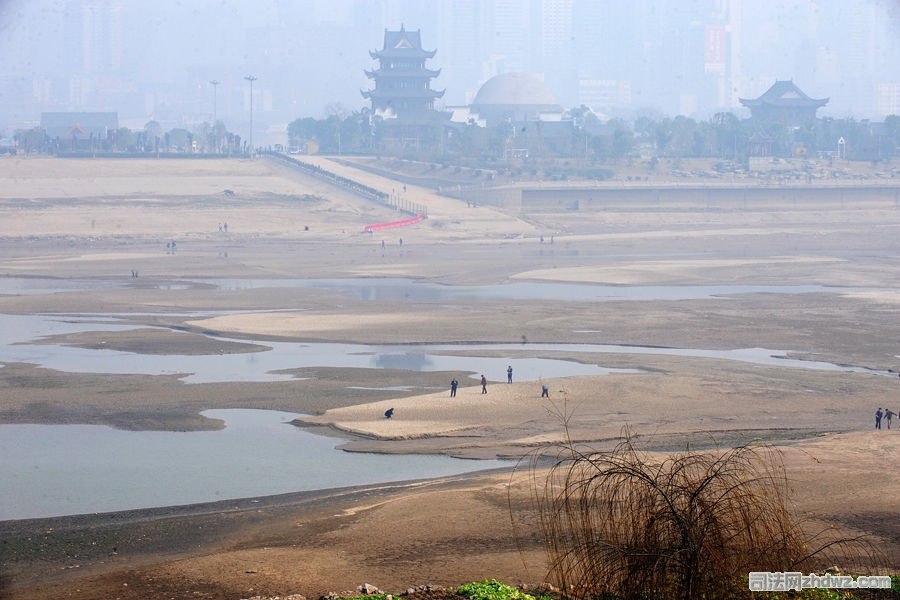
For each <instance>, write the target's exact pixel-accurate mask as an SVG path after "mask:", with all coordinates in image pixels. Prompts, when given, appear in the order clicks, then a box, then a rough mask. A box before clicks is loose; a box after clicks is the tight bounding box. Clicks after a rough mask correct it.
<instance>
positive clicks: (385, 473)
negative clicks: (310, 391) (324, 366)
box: [0, 409, 508, 520]
mask: <svg viewBox="0 0 900 600" xmlns="http://www.w3.org/2000/svg"><path fill="white" fill-rule="evenodd" d="M203 414H204V416H207V417H209V418H213V419H222V420H224V421H225V422H226V424H227V427H226V428H225V429H223V430H221V431H196V432H170V431H121V430H117V429H112V428H110V427H105V426H100V425H0V481H2V482H3V485H0V520H7V519H26V518H35V517H49V516H57V515H70V514H82V513H92V512H108V511H115V510H127V509H132V508H149V507H155V506H172V505H178V504H194V503H198V502H211V501H216V500H226V499H232V498H247V497H252V496H265V495H272V494H281V493H287V492H296V491H304V490H316V489H326V488H333V487H343V486H350V485H362V484H371V483H383V482H388V481H401V480H406V479H421V478H430V477H442V476H446V475H454V474H458V473H465V472H469V471H474V470H480V469H489V468H494V467H499V466H503V465H504V464H508V463H503V462H501V461H493V460H492V461H471V460H460V459H453V458H449V457H446V456H424V455H383V454H359V453H348V452H343V451H341V450H336V449H335V445H336V444H338V443H340V442H339V441H338V440H336V439H334V438H330V437H325V436H320V435H316V434H313V433H310V432H309V431H306V430H304V429H301V428H298V427H294V426H292V425H288V424H287V423H288V422H289V421H290V420H292V419H294V418H296V417H298V416H300V415H296V414H292V413H284V412H278V411H267V410H248V409H229V410H209V411H205V412H204V413H203Z"/></svg>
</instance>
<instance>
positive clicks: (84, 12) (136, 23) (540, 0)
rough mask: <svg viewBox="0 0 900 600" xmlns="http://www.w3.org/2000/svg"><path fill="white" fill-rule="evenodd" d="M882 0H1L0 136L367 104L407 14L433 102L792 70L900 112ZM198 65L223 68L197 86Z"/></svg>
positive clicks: (892, 39)
mask: <svg viewBox="0 0 900 600" xmlns="http://www.w3.org/2000/svg"><path fill="white" fill-rule="evenodd" d="M898 4H900V3H898V2H897V0H858V1H853V2H847V1H841V0H828V1H814V0H694V1H690V0H669V1H665V0H628V1H624V0H452V1H451V0H446V1H438V0H432V1H426V0H377V1H375V0H258V1H253V2H250V1H246V2H243V1H240V0H154V1H153V2H138V1H131V0H0V136H2V135H10V134H11V133H12V132H13V131H15V130H16V129H19V128H27V127H32V126H35V125H37V124H39V122H40V114H41V112H45V111H46V112H50V111H109V112H117V113H118V116H119V123H120V124H121V125H122V126H125V127H131V128H135V129H140V128H143V126H144V124H145V123H147V121H149V120H151V119H153V120H156V121H158V122H160V123H161V124H162V125H163V128H164V129H167V128H168V127H191V126H193V125H196V124H198V123H201V122H204V121H210V122H211V121H212V120H213V115H214V113H215V116H216V117H217V118H218V119H220V120H222V121H224V122H225V123H226V124H227V126H228V127H229V129H237V130H240V128H241V127H242V126H245V124H246V121H247V120H248V118H249V114H248V113H249V105H250V85H249V83H248V81H246V80H245V79H244V78H245V76H247V75H253V76H255V77H257V78H258V79H257V80H256V81H254V84H253V120H254V135H259V137H260V138H261V139H260V140H259V142H260V143H262V144H265V143H274V140H275V137H272V141H267V140H266V139H265V138H266V137H267V136H266V133H267V132H268V133H269V134H271V136H276V135H278V134H280V135H283V132H284V130H285V128H286V125H287V123H289V122H290V121H292V120H294V119H297V118H300V117H314V118H323V117H325V116H326V115H328V114H331V113H336V114H340V115H343V114H347V113H350V112H353V111H359V110H361V109H362V108H363V107H366V106H368V105H369V103H368V101H366V100H365V99H364V98H363V97H362V96H361V95H360V90H365V89H370V88H372V87H374V83H373V82H372V81H370V80H368V79H367V78H366V76H365V74H364V72H363V71H364V69H375V68H377V61H375V60H373V59H372V58H371V57H370V56H369V51H370V50H378V49H381V47H382V42H383V37H384V30H385V28H389V29H391V30H396V29H399V28H400V26H401V25H404V26H405V27H406V28H407V29H410V30H421V34H422V42H423V46H424V48H425V49H426V50H434V49H437V54H436V56H435V58H434V59H432V60H430V61H428V63H427V64H426V66H427V67H428V68H431V69H441V70H442V71H441V75H440V76H439V77H438V78H437V79H436V80H434V81H432V88H433V89H437V90H446V94H445V95H444V97H443V98H442V99H441V100H439V101H438V104H437V107H438V108H442V107H445V106H454V105H457V106H458V105H464V104H467V103H469V102H470V101H471V100H472V99H473V98H474V95H475V93H476V92H477V91H478V88H479V86H480V85H481V84H482V83H484V82H485V81H486V80H487V79H489V78H490V77H492V76H493V75H496V74H499V73H505V72H526V73H537V74H542V75H543V76H544V79H545V81H546V83H547V85H548V86H549V88H550V90H551V91H552V92H553V94H554V95H555V97H556V100H557V102H558V103H559V104H561V105H562V106H563V108H572V107H577V106H579V105H582V104H585V105H588V106H590V107H591V108H593V109H594V110H596V111H597V112H598V113H602V114H606V115H610V116H617V117H623V118H626V119H627V118H630V117H633V116H634V115H635V114H637V113H641V112H642V113H647V112H650V113H651V114H659V115H666V116H674V115H679V114H681V115H685V116H690V117H693V118H696V119H706V118H708V117H709V116H711V115H712V114H714V113H715V112H718V111H731V112H734V113H735V114H737V115H738V116H739V117H741V118H743V117H746V116H749V112H748V111H746V109H744V108H743V107H742V106H741V105H740V104H739V102H738V98H740V97H744V98H754V97H757V96H759V95H760V94H762V93H763V92H764V91H766V90H767V89H768V88H769V87H770V86H771V85H772V84H773V83H774V82H775V81H776V80H777V79H792V80H793V81H794V82H795V83H796V84H797V85H798V86H799V87H800V88H801V89H802V90H803V91H804V92H806V93H807V94H808V95H809V96H811V97H813V98H830V99H831V100H830V101H829V103H828V105H827V106H826V107H825V108H824V109H821V110H820V111H819V115H820V116H834V117H837V118H843V117H854V118H856V119H873V120H876V119H877V120H880V119H883V118H884V116H886V115H889V114H900V6H898ZM211 81H218V82H220V83H219V84H218V85H215V86H214V85H212V84H211V83H210V82H211Z"/></svg>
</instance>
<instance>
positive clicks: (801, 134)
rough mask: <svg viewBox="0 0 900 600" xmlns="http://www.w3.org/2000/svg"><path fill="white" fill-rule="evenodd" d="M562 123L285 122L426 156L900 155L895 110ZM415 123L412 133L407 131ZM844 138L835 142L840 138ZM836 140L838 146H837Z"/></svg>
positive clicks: (574, 117)
mask: <svg viewBox="0 0 900 600" xmlns="http://www.w3.org/2000/svg"><path fill="white" fill-rule="evenodd" d="M568 117H569V119H568V120H567V121H565V122H564V124H560V123H554V124H552V125H553V130H552V132H551V131H550V125H548V124H542V123H540V122H536V123H534V124H531V123H528V124H526V125H527V126H526V127H522V125H521V124H520V125H519V128H515V127H513V125H512V124H510V123H501V124H498V125H495V126H491V127H480V126H478V125H477V124H475V123H474V122H469V123H466V124H460V123H450V122H448V121H437V120H435V121H434V122H433V123H431V124H418V125H417V126H415V127H414V128H411V127H407V128H406V130H405V131H404V128H403V126H402V125H401V124H399V123H396V122H389V121H383V120H381V119H380V118H379V117H372V116H371V115H370V114H369V113H368V111H366V110H364V111H362V112H353V113H350V114H346V113H344V114H338V113H333V114H330V115H329V116H328V117H326V118H324V119H313V118H309V117H307V118H303V119H297V120H295V121H293V122H292V123H290V124H289V126H288V136H289V138H290V139H291V145H294V146H298V147H299V146H301V145H302V143H303V142H304V141H308V140H312V141H314V142H315V143H316V144H317V146H318V149H319V152H322V153H330V154H331V153H334V154H336V153H347V154H353V153H371V152H377V153H384V154H400V155H410V156H411V155H415V156H417V157H419V158H428V159H440V160H445V159H465V158H469V159H473V160H476V161H478V160H499V159H503V158H509V157H510V155H511V152H512V151H513V150H514V149H517V148H518V149H527V153H522V154H523V155H525V154H527V155H528V156H533V157H548V158H549V157H556V158H578V159H585V160H589V161H604V160H609V159H620V158H627V157H631V156H638V155H645V156H646V155H649V156H655V157H660V158H662V157H669V158H719V159H723V160H734V161H743V160H745V159H746V158H747V157H748V156H750V155H751V154H754V153H757V154H758V153H759V152H760V151H761V149H762V148H764V149H765V152H766V154H768V155H773V156H782V157H788V156H801V155H806V156H816V155H819V154H822V153H829V154H835V155H836V154H837V153H838V152H841V154H842V156H843V157H845V158H849V159H852V160H883V159H889V158H893V157H896V156H898V155H900V151H898V148H900V116H896V115H891V116H889V117H887V118H886V119H885V121H884V122H883V123H872V122H869V121H857V120H855V119H852V118H844V119H834V118H831V117H826V118H820V119H815V120H811V121H809V122H807V123H804V124H803V125H801V126H785V125H783V124H779V123H765V124H761V123H752V122H749V121H741V120H740V119H739V118H738V117H737V116H736V115H734V114H733V113H727V112H723V113H717V114H715V115H714V116H713V117H712V118H710V119H709V120H701V121H698V120H695V119H692V118H689V117H684V116H677V117H674V118H669V117H659V116H656V115H641V116H639V117H637V118H636V119H634V120H633V121H632V122H628V121H625V120H623V119H612V120H610V121H607V122H601V121H600V119H598V118H597V116H596V115H595V114H594V113H593V112H592V111H591V110H590V109H589V108H587V107H585V106H581V107H579V108H576V109H573V110H571V111H569V114H568ZM413 130H414V133H412V131H413ZM841 139H843V143H841V144H840V145H839V140H841ZM839 146H840V147H839Z"/></svg>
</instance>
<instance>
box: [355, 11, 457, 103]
mask: <svg viewBox="0 0 900 600" xmlns="http://www.w3.org/2000/svg"><path fill="white" fill-rule="evenodd" d="M436 52H437V50H424V49H423V48H422V34H421V31H406V29H405V28H404V27H403V26H401V27H400V31H388V30H387V29H385V31H384V47H383V48H382V49H381V50H373V51H370V52H369V55H370V56H371V57H372V58H373V59H375V60H377V61H378V63H379V66H378V68H377V69H375V70H366V71H365V73H366V77H368V78H369V79H372V80H374V81H375V88H374V89H370V90H365V91H363V92H362V95H363V97H364V98H367V99H369V100H371V101H372V110H373V111H374V112H376V113H382V114H385V113H392V114H393V116H397V117H398V118H402V117H404V116H416V115H420V114H421V113H424V112H427V111H431V110H434V101H435V99H437V98H441V97H443V95H444V90H433V89H431V80H432V79H434V78H435V77H437V76H438V75H440V74H441V70H440V69H436V70H434V69H427V68H425V61H426V60H428V59H431V58H434V55H435V53H436Z"/></svg>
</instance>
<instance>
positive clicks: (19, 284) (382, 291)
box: [0, 277, 857, 302]
mask: <svg viewBox="0 0 900 600" xmlns="http://www.w3.org/2000/svg"><path fill="white" fill-rule="evenodd" d="M148 281H149V280H148ZM132 283H133V281H132V280H131V279H128V278H124V277H123V278H122V279H121V280H109V279H103V280H95V279H74V280H69V279H56V278H46V277H0V294H12V295H26V294H54V293H60V292H72V291H87V290H98V289H114V288H124V287H128V286H129V285H132ZM146 284H147V282H146V281H143V280H142V281H141V285H146ZM191 284H204V285H212V286H215V287H216V288H217V289H220V290H255V289H263V288H291V289H301V288H305V289H323V290H330V291H333V292H335V293H338V294H340V295H341V296H344V297H346V298H350V299H357V300H394V301H398V300H411V301H425V300H490V299H509V300H553V301H558V302H602V301H610V300H690V299H698V298H715V297H723V296H729V295H735V294H761V293H768V294H805V293H812V292H840V291H847V290H851V289H853V290H856V289H857V288H834V287H826V286H820V285H783V286H777V285H776V286H772V285H756V286H754V285H712V286H693V285H685V286H679V285H670V286H640V285H637V286H615V285H598V284H589V283H585V284H578V283H557V282H528V281H517V282H510V283H504V284H498V285H481V286H465V285H463V286H456V285H442V284H438V283H429V282H421V281H415V280H413V279H405V278H399V277H397V278H380V279H369V278H357V279H227V278H226V279H189V280H183V281H180V282H171V281H170V282H164V283H159V284H158V285H157V286H156V288H157V289H163V290H182V289H187V288H189V287H190V285H191Z"/></svg>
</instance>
